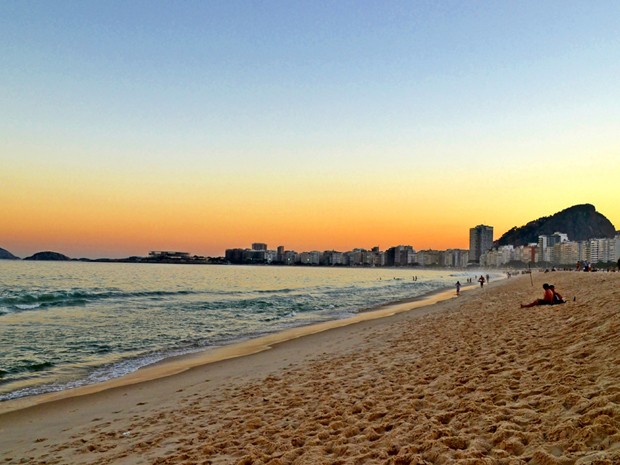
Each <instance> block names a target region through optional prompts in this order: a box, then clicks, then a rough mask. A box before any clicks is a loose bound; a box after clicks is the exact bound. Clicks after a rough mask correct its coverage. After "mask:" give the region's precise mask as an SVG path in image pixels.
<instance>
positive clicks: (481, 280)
mask: <svg viewBox="0 0 620 465" xmlns="http://www.w3.org/2000/svg"><path fill="white" fill-rule="evenodd" d="M489 281H490V277H489V275H487V277H486V278H485V277H484V276H482V275H480V277H479V278H478V282H479V283H480V287H484V283H488V282H489ZM467 282H468V283H471V282H473V280H472V278H467ZM456 295H461V282H460V281H457V282H456Z"/></svg>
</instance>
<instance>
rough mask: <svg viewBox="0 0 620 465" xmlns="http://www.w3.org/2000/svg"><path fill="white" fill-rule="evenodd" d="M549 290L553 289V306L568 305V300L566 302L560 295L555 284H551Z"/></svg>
mask: <svg viewBox="0 0 620 465" xmlns="http://www.w3.org/2000/svg"><path fill="white" fill-rule="evenodd" d="M549 289H551V292H553V302H552V304H553V305H557V304H565V303H566V300H564V299H563V298H562V296H561V295H560V293H559V292H557V291H556V290H555V286H554V285H553V284H549Z"/></svg>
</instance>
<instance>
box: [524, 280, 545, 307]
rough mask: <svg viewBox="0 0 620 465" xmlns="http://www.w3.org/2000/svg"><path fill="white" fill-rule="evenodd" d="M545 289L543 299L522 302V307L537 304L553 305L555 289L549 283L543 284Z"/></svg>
mask: <svg viewBox="0 0 620 465" xmlns="http://www.w3.org/2000/svg"><path fill="white" fill-rule="evenodd" d="M543 289H544V290H545V294H544V295H543V298H542V299H536V300H535V301H534V302H532V303H529V304H521V308H530V307H534V306H536V305H553V290H552V289H551V287H550V286H549V284H547V283H545V284H543Z"/></svg>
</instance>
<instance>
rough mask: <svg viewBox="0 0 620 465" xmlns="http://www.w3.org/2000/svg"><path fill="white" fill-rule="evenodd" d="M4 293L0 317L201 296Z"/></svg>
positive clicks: (177, 293) (184, 292) (179, 293)
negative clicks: (113, 301)
mask: <svg viewBox="0 0 620 465" xmlns="http://www.w3.org/2000/svg"><path fill="white" fill-rule="evenodd" d="M7 294H8V292H4V293H3V295H1V296H0V316H1V315H3V314H8V313H12V312H14V311H26V310H36V309H39V308H45V307H57V306H62V307H71V306H80V305H85V304H87V303H89V302H95V301H104V300H110V299H120V300H122V299H131V298H149V299H154V300H157V299H161V298H167V297H175V296H182V295H190V294H200V291H191V290H180V291H138V292H124V291H120V290H106V291H83V290H70V291H51V292H39V293H33V292H23V293H20V292H19V291H17V292H13V293H12V294H13V295H7Z"/></svg>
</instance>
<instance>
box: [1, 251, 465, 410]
mask: <svg viewBox="0 0 620 465" xmlns="http://www.w3.org/2000/svg"><path fill="white" fill-rule="evenodd" d="M474 274H475V273H474V272H464V271H461V272H459V271H445V270H444V271H441V270H423V269H411V268H409V269H394V268H323V267H316V268H315V267H277V266H236V265H235V266H232V265H231V266H226V265H157V264H125V263H88V262H27V261H12V260H0V401H6V400H9V399H16V398H20V397H25V396H31V395H36V394H42V393H48V392H54V391H61V390H65V389H71V388H74V387H78V386H82V385H86V384H92V383H97V382H101V381H105V380H108V379H111V378H116V377H120V376H122V375H124V374H127V373H130V372H132V371H135V370H137V369H139V368H140V367H144V366H146V365H150V364H152V363H156V362H159V361H161V360H164V359H166V358H168V357H172V356H177V355H181V354H187V353H192V352H197V351H203V350H209V349H212V348H216V347H221V346H223V345H226V344H231V343H234V342H239V341H242V340H247V339H250V338H254V337H257V336H261V335H265V334H268V333H274V332H277V331H282V330H284V329H287V328H291V327H296V326H302V325H308V324H312V323H317V322H322V321H327V320H334V319H342V318H347V317H350V316H352V315H354V314H356V313H358V312H360V311H364V310H369V309H372V308H373V307H377V306H379V305H382V304H386V303H390V302H395V301H402V300H406V299H413V298H416V297H419V296H422V295H424V294H427V293H430V292H433V291H437V290H440V289H443V288H454V283H455V282H456V281H457V280H460V281H461V283H464V282H465V281H466V279H467V277H474ZM414 276H416V277H417V280H414Z"/></svg>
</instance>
